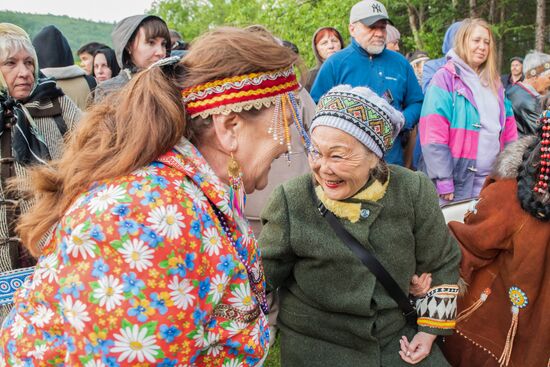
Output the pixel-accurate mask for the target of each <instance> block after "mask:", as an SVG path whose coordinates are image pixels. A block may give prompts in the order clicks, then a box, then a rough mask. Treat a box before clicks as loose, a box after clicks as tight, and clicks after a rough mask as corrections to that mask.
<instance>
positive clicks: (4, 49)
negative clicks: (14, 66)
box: [0, 33, 38, 69]
mask: <svg viewBox="0 0 550 367" xmlns="http://www.w3.org/2000/svg"><path fill="white" fill-rule="evenodd" d="M21 50H25V51H27V52H28V53H29V54H30V55H31V57H32V59H33V60H34V67H35V69H38V59H37V57H36V51H35V50H34V47H33V45H32V43H31V41H30V40H29V39H28V38H26V37H23V36H20V35H17V34H13V33H5V34H3V35H1V36H0V55H2V56H0V62H4V61H5V60H6V59H7V58H8V57H10V56H11V55H13V54H16V53H18V52H19V51H21Z"/></svg>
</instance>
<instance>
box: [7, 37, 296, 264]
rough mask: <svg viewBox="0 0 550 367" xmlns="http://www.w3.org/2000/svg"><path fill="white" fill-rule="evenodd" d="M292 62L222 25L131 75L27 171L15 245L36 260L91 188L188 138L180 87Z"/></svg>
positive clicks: (269, 44)
mask: <svg viewBox="0 0 550 367" xmlns="http://www.w3.org/2000/svg"><path fill="white" fill-rule="evenodd" d="M297 62H298V56H297V55H295V54H294V53H293V52H292V51H290V50H289V49H287V48H286V47H284V46H281V45H279V44H277V43H275V42H273V41H272V40H269V39H267V38H266V37H262V36H259V35H255V34H253V33H250V32H248V31H245V30H242V29H238V28H231V27H224V28H219V29H216V30H214V31H212V32H209V33H207V34H205V35H203V36H202V37H200V38H199V39H197V40H196V41H195V42H194V43H193V44H192V45H191V49H190V51H189V53H188V54H187V55H186V56H185V58H184V59H183V60H182V61H181V62H180V63H179V64H177V65H176V66H174V67H170V68H169V70H167V69H166V68H167V67H163V68H161V67H153V68H151V69H149V70H145V71H143V72H141V73H138V74H137V75H136V76H135V77H134V78H133V79H132V80H131V81H130V82H129V84H128V85H126V86H125V87H124V88H123V89H122V90H121V91H120V92H118V93H117V94H116V95H112V96H109V98H105V99H104V101H102V102H101V103H99V104H98V105H95V106H93V107H92V108H91V109H90V110H89V111H87V113H86V114H85V115H84V117H83V119H82V120H81V122H80V124H79V126H78V128H77V129H76V130H75V131H74V132H73V134H72V136H71V137H70V139H69V142H68V145H67V147H66V149H65V153H64V154H63V156H62V158H61V159H59V160H57V161H53V162H51V164H49V165H47V166H37V167H34V168H32V169H30V170H29V173H30V182H31V185H32V189H31V190H32V194H33V195H34V196H35V197H36V199H37V200H36V204H35V205H34V206H33V207H32V208H31V210H30V211H29V212H28V213H26V214H25V215H23V216H22V217H21V219H20V222H19V225H18V226H17V231H18V233H19V235H20V237H21V240H22V242H23V243H24V244H25V245H26V246H27V247H28V248H29V249H30V251H31V253H32V254H33V255H35V256H38V255H40V253H41V248H40V245H39V243H40V240H41V239H42V238H43V237H44V236H45V235H46V233H47V232H48V231H49V230H50V229H51V228H52V227H53V226H54V225H55V224H56V223H57V222H58V221H59V220H60V219H61V218H62V217H63V215H64V213H65V211H66V210H67V209H68V207H69V206H70V205H71V203H72V202H73V201H74V200H75V199H76V197H77V196H78V195H79V194H81V193H83V192H85V191H86V190H88V189H89V187H90V186H91V185H92V183H94V182H96V181H100V180H103V179H108V178H114V177H119V176H123V175H126V174H129V173H130V172H132V171H134V170H136V169H138V168H141V167H143V166H146V165H148V164H149V163H151V162H153V161H154V160H155V159H156V158H157V157H159V156H160V155H162V154H163V153H165V152H167V151H169V150H170V149H172V147H173V146H174V145H176V144H177V143H178V141H179V140H180V139H181V138H182V137H184V136H185V137H187V135H188V134H189V131H190V130H189V129H186V125H187V124H189V123H190V122H191V121H189V118H188V116H186V113H185V108H184V106H183V104H182V102H181V95H180V90H181V89H182V88H185V87H189V86H193V85H197V84H200V83H205V82H209V81H212V80H216V79H222V78H226V77H230V76H236V75H241V74H248V73H253V72H260V71H269V70H275V69H279V68H284V67H288V66H291V65H293V64H295V63H297Z"/></svg>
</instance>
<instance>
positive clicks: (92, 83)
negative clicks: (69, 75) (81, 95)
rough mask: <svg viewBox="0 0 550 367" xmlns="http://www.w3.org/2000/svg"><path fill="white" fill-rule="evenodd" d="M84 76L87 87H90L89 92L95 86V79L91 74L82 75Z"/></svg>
mask: <svg viewBox="0 0 550 367" xmlns="http://www.w3.org/2000/svg"><path fill="white" fill-rule="evenodd" d="M84 78H85V79H86V83H88V88H90V92H91V91H93V90H94V89H95V87H96V86H97V81H96V80H95V78H94V77H93V76H91V75H84Z"/></svg>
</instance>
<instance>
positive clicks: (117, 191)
mask: <svg viewBox="0 0 550 367" xmlns="http://www.w3.org/2000/svg"><path fill="white" fill-rule="evenodd" d="M125 195H126V190H125V189H124V188H123V187H121V186H118V185H109V186H108V187H107V188H106V189H103V190H100V191H98V192H97V193H96V194H95V195H94V197H93V198H92V199H91V200H90V202H89V203H88V208H90V211H91V212H92V213H95V212H98V211H99V212H103V211H105V210H106V209H107V207H108V206H109V205H112V204H115V203H117V202H118V200H121V199H123V198H124V196H125Z"/></svg>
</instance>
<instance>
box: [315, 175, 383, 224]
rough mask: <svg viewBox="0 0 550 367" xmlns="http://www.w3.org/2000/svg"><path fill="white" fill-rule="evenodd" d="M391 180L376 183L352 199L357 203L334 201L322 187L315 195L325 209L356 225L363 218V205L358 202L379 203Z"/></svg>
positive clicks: (318, 187) (316, 189)
mask: <svg viewBox="0 0 550 367" xmlns="http://www.w3.org/2000/svg"><path fill="white" fill-rule="evenodd" d="M389 182H390V178H389V176H388V179H387V180H386V182H384V183H381V182H380V181H378V180H377V181H374V182H373V183H372V184H371V185H370V186H369V187H367V188H366V189H364V190H363V191H360V192H359V193H357V194H356V195H355V196H353V197H352V198H351V199H353V200H354V201H355V202H348V201H338V200H332V199H329V198H328V197H327V195H326V194H325V192H324V191H323V189H322V187H321V186H317V187H316V188H315V193H316V194H317V197H318V198H319V200H321V202H322V203H323V204H324V205H325V207H326V208H327V209H328V210H330V211H331V212H332V213H334V215H335V216H337V217H338V218H343V219H347V220H349V221H350V222H352V223H356V222H357V221H358V220H359V218H360V217H361V203H360V202H356V201H361V202H362V201H378V200H380V199H382V198H383V197H384V195H385V194H386V189H387V188H388V184H389Z"/></svg>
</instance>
